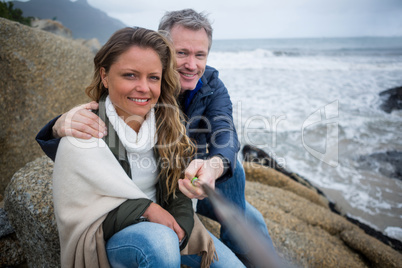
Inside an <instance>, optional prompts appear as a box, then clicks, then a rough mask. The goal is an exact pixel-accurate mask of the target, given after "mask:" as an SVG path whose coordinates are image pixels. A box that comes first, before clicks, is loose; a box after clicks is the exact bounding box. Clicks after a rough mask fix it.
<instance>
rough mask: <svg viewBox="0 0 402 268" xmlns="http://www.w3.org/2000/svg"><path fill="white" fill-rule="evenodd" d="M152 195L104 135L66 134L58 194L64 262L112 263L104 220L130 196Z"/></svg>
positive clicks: (57, 164)
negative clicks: (130, 174) (141, 186)
mask: <svg viewBox="0 0 402 268" xmlns="http://www.w3.org/2000/svg"><path fill="white" fill-rule="evenodd" d="M138 198H147V196H146V195H145V194H144V193H143V192H142V191H141V190H140V189H139V188H138V187H137V186H136V185H135V184H134V183H133V181H132V180H131V179H130V178H129V177H128V176H127V174H126V172H125V171H124V170H123V168H122V167H121V166H120V164H119V163H118V161H117V160H116V158H115V157H114V155H113V154H112V152H111V151H110V150H109V147H108V146H107V145H106V144H105V142H104V141H103V140H102V139H95V138H92V139H90V140H80V139H76V138H72V137H65V138H62V139H61V141H60V144H59V147H58V150H57V155H56V161H55V164H54V171H53V199H54V210H55V215H56V222H57V228H58V230H59V237H60V247H61V266H62V267H109V263H108V260H107V257H106V250H105V244H104V239H103V231H102V228H101V227H102V222H103V221H104V219H105V217H106V215H107V213H108V212H109V211H111V210H113V209H114V208H116V207H118V206H119V205H120V204H122V203H123V202H124V201H126V200H127V199H138Z"/></svg>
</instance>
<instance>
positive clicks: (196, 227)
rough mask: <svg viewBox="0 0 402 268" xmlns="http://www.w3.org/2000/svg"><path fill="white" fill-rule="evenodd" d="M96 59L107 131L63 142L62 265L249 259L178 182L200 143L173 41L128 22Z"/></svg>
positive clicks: (59, 162)
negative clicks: (183, 117) (215, 231)
mask: <svg viewBox="0 0 402 268" xmlns="http://www.w3.org/2000/svg"><path fill="white" fill-rule="evenodd" d="M94 63H95V71H94V77H93V80H92V83H91V85H90V86H89V87H88V88H87V89H86V93H87V94H88V96H90V97H91V98H92V99H93V100H95V101H97V102H99V111H97V112H98V114H99V116H100V117H101V118H102V119H103V120H104V121H105V123H106V124H107V125H108V129H109V131H108V132H109V134H108V136H107V137H105V138H104V139H103V140H99V139H95V138H93V139H91V140H89V141H88V140H80V139H75V138H72V137H66V138H63V139H62V140H61V142H60V145H59V149H58V151H57V155H56V161H55V166H54V174H53V196H54V204H55V214H56V220H57V226H58V229H59V235H60V243H61V263H62V266H63V267H71V266H74V267H108V266H109V263H110V265H111V266H112V267H180V264H181V263H183V264H187V265H190V266H203V267H206V266H209V265H211V266H212V267H229V266H230V267H233V265H237V264H240V265H241V263H240V262H239V261H238V260H237V259H236V257H235V256H234V254H233V253H231V252H230V250H229V249H228V248H227V247H226V246H224V245H223V244H222V243H221V242H220V241H219V240H217V239H216V238H215V237H213V236H212V237H211V235H210V234H209V233H208V232H207V231H206V229H205V228H204V227H203V225H202V224H201V223H200V221H199V220H198V218H197V217H196V216H195V214H194V211H193V208H192V202H191V200H190V199H189V198H187V197H186V196H185V195H183V194H182V193H181V192H180V191H179V188H178V180H179V179H180V178H181V177H182V176H183V174H182V173H183V171H184V169H185V167H186V163H187V162H188V161H189V160H190V159H191V157H192V156H193V154H194V146H193V145H192V144H191V142H190V141H189V140H188V138H187V136H186V135H185V129H184V126H183V125H182V124H181V122H180V115H179V110H178V107H177V103H176V97H177V94H178V93H179V91H180V86H179V85H180V84H179V80H178V76H177V73H176V71H175V58H174V50H173V48H172V46H171V45H170V44H169V42H168V41H166V39H165V38H164V37H162V36H161V35H160V34H158V33H156V32H154V31H151V30H147V29H143V28H124V29H122V30H119V31H117V32H116V33H115V34H114V35H113V36H112V37H111V38H110V39H109V41H108V42H107V43H106V44H105V45H104V46H103V47H102V48H101V49H100V50H99V52H98V53H97V55H96V56H95V59H94ZM105 241H106V243H105ZM215 248H216V252H215ZM216 253H217V254H218V255H219V261H217V260H215V261H213V259H214V257H215V256H216V255H215V254H216ZM180 254H181V255H183V256H182V257H180ZM215 259H216V258H215ZM211 263H212V264H211Z"/></svg>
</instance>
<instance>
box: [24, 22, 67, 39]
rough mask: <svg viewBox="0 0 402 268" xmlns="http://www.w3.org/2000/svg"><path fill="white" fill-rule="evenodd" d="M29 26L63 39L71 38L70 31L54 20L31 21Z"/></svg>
mask: <svg viewBox="0 0 402 268" xmlns="http://www.w3.org/2000/svg"><path fill="white" fill-rule="evenodd" d="M31 26H32V27H34V28H38V29H40V30H43V31H46V32H50V33H52V34H55V35H59V36H62V37H65V38H70V39H72V38H73V33H72V32H71V30H70V29H68V28H66V27H64V26H63V24H61V23H60V22H58V21H55V20H49V19H48V20H41V19H35V20H32V21H31Z"/></svg>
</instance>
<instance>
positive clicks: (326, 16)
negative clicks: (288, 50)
mask: <svg viewBox="0 0 402 268" xmlns="http://www.w3.org/2000/svg"><path fill="white" fill-rule="evenodd" d="M183 2H185V1H179V0H141V1H139V0H137V1H133V0H115V1H110V0H88V3H89V4H90V5H92V6H94V7H96V8H99V9H101V10H103V11H104V12H106V13H107V14H108V15H109V16H111V17H114V18H118V19H119V20H121V21H122V22H123V23H125V24H127V25H128V26H134V25H136V26H142V27H147V28H151V29H154V30H155V29H156V28H157V27H158V22H159V19H160V18H161V16H162V15H163V14H164V13H165V12H166V11H170V10H178V9H183V8H193V9H195V10H196V11H205V12H206V13H208V14H209V18H210V19H211V21H212V22H213V28H214V38H215V39H233V38H278V37H344V36H346V37H348V36H402V0H245V1H238V0H234V1H227V0H200V1H186V2H187V4H183Z"/></svg>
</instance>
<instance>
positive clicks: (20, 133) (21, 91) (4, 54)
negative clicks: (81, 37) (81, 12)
mask: <svg viewBox="0 0 402 268" xmlns="http://www.w3.org/2000/svg"><path fill="white" fill-rule="evenodd" d="M93 57H94V54H93V53H92V52H91V51H90V49H89V48H88V47H86V46H84V45H82V44H81V43H79V42H77V41H74V40H70V39H66V38H63V37H60V36H56V35H54V34H51V33H48V32H45V31H42V30H39V29H35V28H32V27H28V26H24V25H22V24H19V23H17V22H12V21H9V20H7V19H3V18H0V73H1V76H0V105H1V107H2V109H1V110H0V148H1V154H0V194H1V193H3V191H4V189H5V187H6V185H7V184H8V182H9V181H10V179H11V177H12V175H13V174H14V173H15V172H16V171H17V170H18V169H19V168H21V167H22V166H24V165H25V164H26V163H28V162H30V161H32V160H34V159H36V158H37V157H38V156H40V155H41V150H40V148H39V146H38V144H37V143H36V141H35V136H36V134H37V133H38V131H39V130H40V129H41V128H42V127H43V126H44V125H45V124H46V123H47V122H48V121H49V120H50V119H52V118H54V117H55V116H57V115H59V114H61V113H63V112H65V111H67V110H69V109H71V108H72V107H74V106H76V105H78V104H80V103H84V102H87V101H88V100H89V99H88V98H87V97H86V95H85V93H84V89H85V87H86V86H87V85H88V84H89V83H90V80H91V77H92V70H93Z"/></svg>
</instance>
